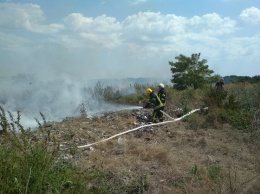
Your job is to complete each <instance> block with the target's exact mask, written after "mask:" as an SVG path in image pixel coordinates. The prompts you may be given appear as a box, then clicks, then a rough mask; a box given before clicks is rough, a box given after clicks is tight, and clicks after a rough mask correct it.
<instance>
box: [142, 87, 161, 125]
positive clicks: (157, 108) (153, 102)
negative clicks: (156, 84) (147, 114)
mask: <svg viewBox="0 0 260 194" xmlns="http://www.w3.org/2000/svg"><path fill="white" fill-rule="evenodd" d="M145 92H146V94H147V95H149V102H148V103H147V104H146V105H145V106H144V107H143V108H153V115H152V122H153V123H157V122H158V120H159V122H162V121H163V113H162V112H161V110H162V107H163V104H162V102H161V100H160V98H159V97H158V96H157V94H155V93H154V92H153V90H152V89H151V88H146V90H145Z"/></svg>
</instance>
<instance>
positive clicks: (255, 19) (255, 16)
mask: <svg viewBox="0 0 260 194" xmlns="http://www.w3.org/2000/svg"><path fill="white" fill-rule="evenodd" d="M239 17H240V19H241V20H242V21H244V22H246V23H251V24H255V25H259V24H260V9H258V8H256V7H250V8H248V9H245V10H243V11H242V12H241V14H240V16H239Z"/></svg>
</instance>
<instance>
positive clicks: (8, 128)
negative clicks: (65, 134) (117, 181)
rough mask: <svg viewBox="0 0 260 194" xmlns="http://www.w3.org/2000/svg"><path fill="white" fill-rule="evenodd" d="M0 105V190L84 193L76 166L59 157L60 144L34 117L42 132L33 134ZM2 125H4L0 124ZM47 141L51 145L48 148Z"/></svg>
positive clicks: (18, 114)
mask: <svg viewBox="0 0 260 194" xmlns="http://www.w3.org/2000/svg"><path fill="white" fill-rule="evenodd" d="M0 108H1V120H0V122H1V123H2V125H1V126H2V129H3V131H4V132H3V134H2V136H1V141H0V188H1V191H0V193H83V192H82V191H83V188H84V186H83V185H84V184H83V181H82V179H81V178H80V176H79V175H77V174H76V172H77V170H76V169H75V168H74V167H73V166H72V165H71V164H70V163H68V162H67V161H63V160H60V159H59V157H58V151H59V144H58V143H57V142H56V141H55V139H54V138H52V137H51V136H50V132H49V130H48V129H46V121H45V118H44V116H43V115H42V114H41V115H42V118H43V120H44V123H43V125H42V124H40V122H39V121H38V120H37V122H38V124H39V127H40V129H39V130H41V132H42V134H41V137H43V138H36V137H35V136H34V134H33V133H32V132H30V130H29V129H26V130H25V129H24V128H23V126H22V125H21V123H20V118H21V116H20V112H19V111H18V112H17V119H14V118H13V115H12V114H11V113H9V117H10V118H9V119H8V118H7V117H6V113H5V111H4V109H3V108H2V107H0ZM3 127H5V128H3ZM49 142H52V144H54V145H53V148H52V149H51V150H50V149H49V146H48V145H49Z"/></svg>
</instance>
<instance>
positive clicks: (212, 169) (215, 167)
mask: <svg viewBox="0 0 260 194" xmlns="http://www.w3.org/2000/svg"><path fill="white" fill-rule="evenodd" d="M208 175H209V178H210V179H211V180H212V181H214V182H216V181H218V180H219V179H220V177H221V167H220V165H219V164H217V163H216V164H211V165H209V166H208Z"/></svg>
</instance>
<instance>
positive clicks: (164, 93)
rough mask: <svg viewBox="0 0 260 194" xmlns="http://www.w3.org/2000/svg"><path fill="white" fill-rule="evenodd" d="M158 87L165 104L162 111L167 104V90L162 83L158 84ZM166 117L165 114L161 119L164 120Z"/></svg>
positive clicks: (159, 95) (160, 97) (159, 94)
mask: <svg viewBox="0 0 260 194" xmlns="http://www.w3.org/2000/svg"><path fill="white" fill-rule="evenodd" d="M158 88H159V91H158V97H159V99H160V100H161V102H162V104H163V106H162V109H161V110H162V111H164V107H165V105H166V92H165V89H164V84H162V83H160V84H159V85H158ZM164 119H165V116H164V114H163V116H162V119H161V120H164Z"/></svg>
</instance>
